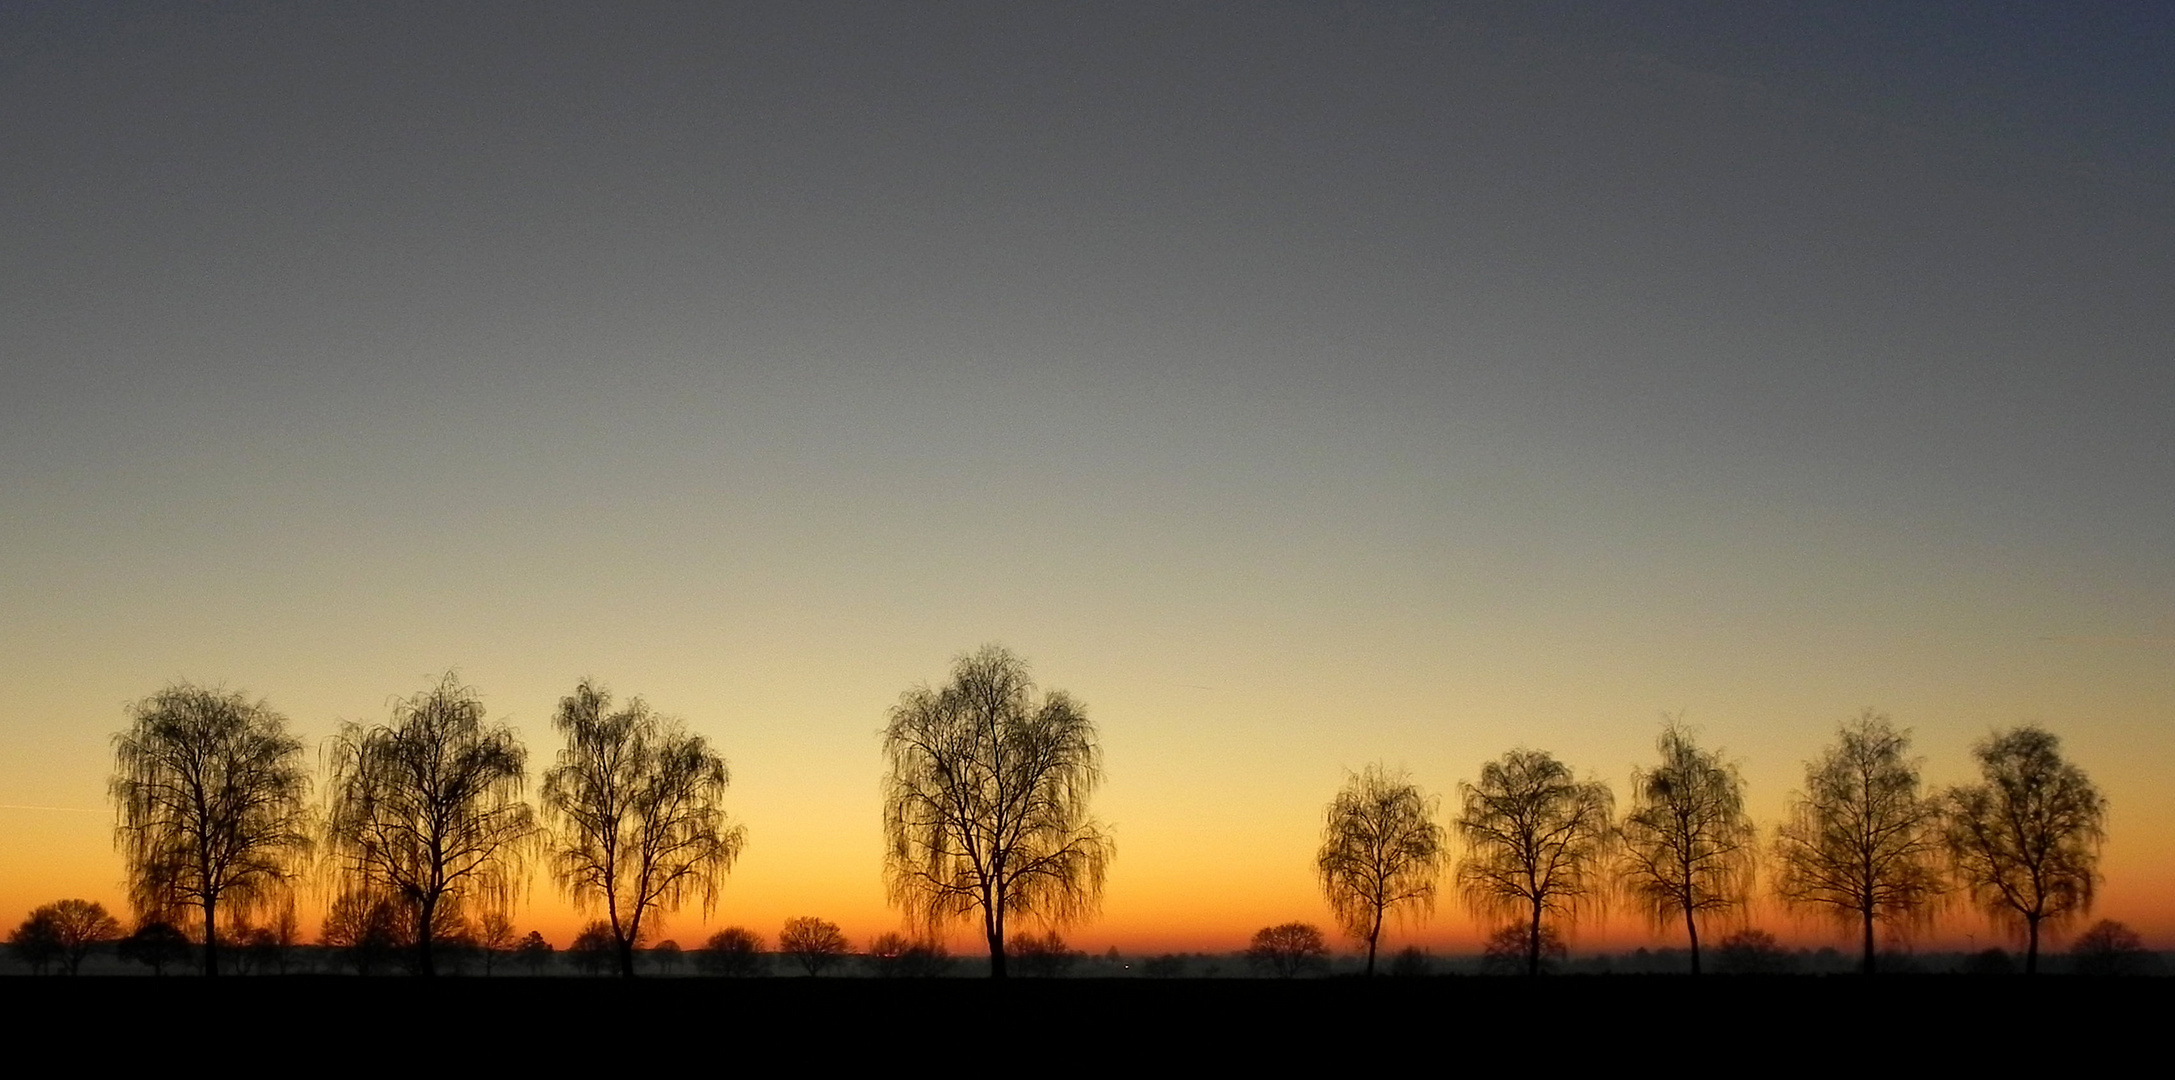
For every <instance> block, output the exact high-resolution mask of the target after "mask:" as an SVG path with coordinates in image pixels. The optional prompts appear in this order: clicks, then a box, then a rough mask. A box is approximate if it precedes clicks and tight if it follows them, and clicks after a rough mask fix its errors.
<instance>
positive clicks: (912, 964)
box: [865, 930, 952, 979]
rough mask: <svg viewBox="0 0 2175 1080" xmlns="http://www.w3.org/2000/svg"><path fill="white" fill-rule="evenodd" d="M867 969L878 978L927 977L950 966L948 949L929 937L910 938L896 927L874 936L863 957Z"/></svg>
mask: <svg viewBox="0 0 2175 1080" xmlns="http://www.w3.org/2000/svg"><path fill="white" fill-rule="evenodd" d="M865 959H866V960H867V961H868V966H869V970H870V971H871V972H873V973H875V974H876V975H877V976H879V977H882V978H895V979H930V978H935V977H936V976H939V975H942V974H944V973H945V972H946V971H948V970H950V968H951V966H952V958H951V953H950V951H949V950H947V949H945V948H944V943H943V942H941V941H937V940H935V939H933V938H911V937H908V936H906V935H905V934H902V933H899V932H898V931H896V930H891V931H886V932H884V933H881V934H878V935H876V938H875V940H873V941H870V942H869V946H868V952H867V954H866V956H865Z"/></svg>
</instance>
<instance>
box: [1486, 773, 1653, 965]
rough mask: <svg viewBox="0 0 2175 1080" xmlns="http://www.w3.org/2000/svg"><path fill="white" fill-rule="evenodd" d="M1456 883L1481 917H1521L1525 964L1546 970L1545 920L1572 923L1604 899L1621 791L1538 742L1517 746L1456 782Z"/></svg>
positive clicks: (1518, 918)
mask: <svg viewBox="0 0 2175 1080" xmlns="http://www.w3.org/2000/svg"><path fill="white" fill-rule="evenodd" d="M1458 794H1459V796H1460V801H1461V802H1462V803H1463V807H1464V809H1463V812H1462V813H1460V814H1459V815H1458V821H1457V829H1458V835H1459V836H1460V837H1461V838H1462V839H1463V840H1464V841H1465V856H1464V857H1463V858H1461V859H1459V860H1458V867H1457V881H1458V891H1459V892H1460V893H1462V894H1463V896H1464V898H1465V903H1466V906H1467V907H1469V908H1471V909H1472V910H1473V911H1474V912H1475V913H1476V914H1479V915H1481V916H1484V917H1495V918H1505V917H1507V918H1512V919H1516V920H1518V925H1520V926H1522V927H1523V933H1524V935H1525V957H1526V965H1525V966H1526V973H1527V974H1528V975H1538V974H1540V972H1541V962H1542V959H1543V955H1542V954H1543V952H1544V951H1545V950H1546V948H1547V947H1548V937H1547V934H1546V933H1545V931H1547V930H1548V929H1549V927H1548V926H1546V925H1544V920H1546V919H1549V918H1551V917H1553V918H1554V919H1558V920H1562V921H1566V922H1572V921H1576V919H1577V918H1578V916H1579V914H1580V913H1581V912H1582V911H1583V910H1584V909H1585V908H1587V907H1589V906H1590V905H1592V904H1594V903H1595V902H1597V901H1599V900H1600V899H1601V898H1602V890H1603V889H1604V888H1605V887H1606V885H1607V874H1606V865H1607V860H1608V856H1609V854H1610V852H1611V850H1612V845H1613V844H1614V834H1615V830H1614V828H1613V826H1612V822H1611V819H1612V818H1613V817H1614V816H1615V801H1616V800H1615V796H1613V795H1611V794H1610V793H1609V788H1608V785H1607V784H1605V783H1602V782H1601V781H1599V780H1579V779H1577V778H1576V777H1574V776H1573V775H1572V774H1571V769H1570V766H1567V765H1565V764H1564V763H1562V762H1560V761H1558V760H1556V759H1555V757H1554V756H1552V755H1550V754H1547V753H1545V752H1543V751H1539V750H1524V749H1519V750H1512V751H1510V752H1509V753H1507V754H1504V755H1503V756H1502V757H1501V758H1500V759H1498V760H1495V761H1491V762H1489V763H1488V764H1487V765H1485V766H1483V767H1482V768H1481V770H1480V782H1479V783H1478V784H1460V785H1458Z"/></svg>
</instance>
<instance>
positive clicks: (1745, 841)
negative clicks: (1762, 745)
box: [1618, 720, 1759, 975]
mask: <svg viewBox="0 0 2175 1080" xmlns="http://www.w3.org/2000/svg"><path fill="white" fill-rule="evenodd" d="M1654 745H1655V748H1656V749H1657V750H1659V751H1661V764H1659V765H1657V766H1655V767H1654V768H1651V769H1640V770H1638V771H1636V772H1634V773H1632V775H1631V799H1632V804H1631V810H1630V812H1628V813H1626V814H1625V815H1624V821H1623V824H1622V825H1621V826H1620V827H1619V829H1618V832H1619V835H1620V836H1621V838H1622V840H1623V851H1624V868H1625V879H1626V885H1627V886H1628V887H1629V890H1630V892H1631V895H1632V896H1633V897H1634V898H1635V899H1636V900H1637V902H1638V904H1639V907H1640V908H1641V909H1642V910H1643V911H1645V913H1646V914H1647V916H1648V917H1649V918H1651V919H1652V920H1653V921H1654V925H1655V926H1656V927H1657V928H1663V927H1666V926H1667V925H1668V924H1669V923H1670V922H1672V921H1674V920H1676V919H1679V918H1681V919H1683V920H1684V934H1685V940H1686V941H1687V942H1689V944H1690V948H1691V954H1692V974H1694V975H1697V974H1699V920H1700V918H1701V917H1703V916H1705V915H1709V914H1712V913H1715V912H1722V911H1728V910H1730V909H1732V908H1736V907H1741V906H1742V905H1743V904H1744V903H1745V902H1746V901H1748V900H1749V899H1750V898H1751V895H1752V876H1753V868H1754V865H1755V863H1756V861H1757V855H1758V852H1759V832H1758V830H1756V829H1755V828H1754V827H1753V825H1752V818H1751V817H1750V816H1749V815H1747V814H1746V813H1745V784H1744V779H1743V778H1742V777H1740V776H1738V775H1737V768H1736V766H1734V765H1731V764H1729V763H1728V762H1726V761H1724V760H1723V759H1722V756H1721V755H1720V754H1719V753H1717V752H1715V751H1712V750H1707V749H1704V748H1702V747H1701V746H1700V745H1699V744H1698V742H1697V741H1696V740H1695V739H1694V738H1693V737H1692V733H1691V732H1690V731H1688V730H1686V729H1685V728H1684V726H1683V724H1682V723H1681V722H1680V721H1677V720H1671V721H1670V722H1669V724H1668V725H1667V726H1666V727H1664V728H1663V729H1662V733H1661V737H1660V738H1659V739H1657V740H1656V741H1655V744H1654Z"/></svg>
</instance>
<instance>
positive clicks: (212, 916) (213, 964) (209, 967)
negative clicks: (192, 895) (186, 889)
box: [204, 897, 219, 976]
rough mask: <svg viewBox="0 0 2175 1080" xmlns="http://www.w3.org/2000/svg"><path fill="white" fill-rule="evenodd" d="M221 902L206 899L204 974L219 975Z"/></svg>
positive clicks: (210, 898)
mask: <svg viewBox="0 0 2175 1080" xmlns="http://www.w3.org/2000/svg"><path fill="white" fill-rule="evenodd" d="M218 916H219V901H218V900H217V899H216V898H213V897H205V898H204V974H205V975H207V976H209V975H217V974H219V917H218Z"/></svg>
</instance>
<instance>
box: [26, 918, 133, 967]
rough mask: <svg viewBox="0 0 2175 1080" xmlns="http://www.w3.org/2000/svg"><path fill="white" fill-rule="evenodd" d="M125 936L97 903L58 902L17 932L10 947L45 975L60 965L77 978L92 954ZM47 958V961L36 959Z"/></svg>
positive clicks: (27, 922)
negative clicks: (49, 968) (37, 957)
mask: <svg viewBox="0 0 2175 1080" xmlns="http://www.w3.org/2000/svg"><path fill="white" fill-rule="evenodd" d="M120 936H121V924H120V923H119V922H117V921H116V920H115V919H114V917H113V916H111V915H108V914H106V906H105V905H104V904H101V903H99V902H97V901H96V900H57V901H55V902H53V903H50V904H46V905H44V906H43V907H40V908H37V909H36V910H33V911H32V912H31V913H30V917H29V918H27V919H25V920H23V924H22V925H21V926H19V927H17V928H16V930H15V936H14V937H13V938H11V939H10V944H12V945H14V946H15V951H16V955H17V956H18V957H20V958H22V959H23V960H24V961H25V962H26V963H29V964H30V966H31V969H32V970H34V971H38V972H40V973H42V972H43V971H44V969H45V967H46V965H47V964H50V963H53V962H55V961H58V962H59V964H60V969H61V970H62V971H63V972H65V973H67V974H69V975H74V974H76V973H78V972H80V971H82V970H83V961H84V958H86V957H88V956H90V954H91V950H92V949H95V948H97V947H98V946H100V945H103V944H105V943H106V942H108V941H113V940H116V939H118V938H119V937H120ZM36 956H45V957H46V959H44V960H43V961H40V960H37V959H34V957H36Z"/></svg>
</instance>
